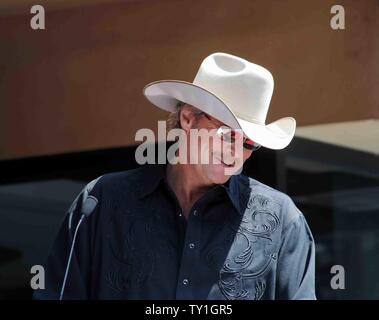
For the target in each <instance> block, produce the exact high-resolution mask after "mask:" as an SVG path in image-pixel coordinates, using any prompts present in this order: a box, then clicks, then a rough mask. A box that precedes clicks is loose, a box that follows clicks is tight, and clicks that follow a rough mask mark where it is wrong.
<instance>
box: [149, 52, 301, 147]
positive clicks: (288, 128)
mask: <svg viewBox="0 0 379 320" xmlns="http://www.w3.org/2000/svg"><path fill="white" fill-rule="evenodd" d="M273 90H274V79H273V77H272V75H271V73H270V72H269V71H268V70H267V69H265V68H263V67H261V66H259V65H257V64H254V63H251V62H249V61H247V60H244V59H242V58H240V57H236V56H233V55H230V54H227V53H221V52H217V53H213V54H211V55H209V56H208V57H206V58H205V59H204V60H203V62H202V63H201V65H200V68H199V70H198V72H197V74H196V77H195V80H194V81H193V83H191V82H186V81H181V80H160V81H154V82H151V83H149V84H147V85H146V86H145V87H144V89H143V94H144V95H145V97H146V98H147V99H148V100H149V101H150V102H151V103H153V104H154V105H156V106H158V107H159V108H162V109H164V110H167V111H169V112H175V110H176V105H177V103H178V102H179V101H181V102H185V103H188V104H190V105H192V106H194V107H196V108H198V109H200V110H201V111H204V112H205V113H207V114H209V115H211V116H213V117H215V118H216V119H218V120H219V121H221V122H223V123H225V124H226V125H228V126H229V127H231V128H233V129H242V131H243V132H244V134H245V135H246V136H247V137H248V138H250V139H251V140H253V141H254V142H256V143H258V144H260V145H262V146H263V147H266V148H269V149H283V148H285V147H286V146H287V145H288V144H289V143H290V142H291V140H292V138H293V136H294V134H295V129H296V120H295V119H294V118H292V117H285V118H281V119H279V120H276V121H274V122H271V123H270V124H267V125H266V124H265V122H266V116H267V111H268V108H269V105H270V101H271V96H272V93H273Z"/></svg>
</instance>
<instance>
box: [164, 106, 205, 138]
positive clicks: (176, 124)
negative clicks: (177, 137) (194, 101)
mask: <svg viewBox="0 0 379 320" xmlns="http://www.w3.org/2000/svg"><path fill="white" fill-rule="evenodd" d="M186 105H187V106H188V107H190V110H191V111H192V113H193V114H194V115H195V117H196V118H198V116H199V115H200V114H202V113H203V111H201V110H199V109H197V108H195V107H193V106H191V105H189V104H188V103H185V102H182V101H179V102H178V103H177V104H176V110H175V111H174V112H172V113H170V114H169V116H168V119H167V121H166V122H167V131H169V130H171V129H176V128H181V125H180V113H181V112H182V110H183V107H184V106H186Z"/></svg>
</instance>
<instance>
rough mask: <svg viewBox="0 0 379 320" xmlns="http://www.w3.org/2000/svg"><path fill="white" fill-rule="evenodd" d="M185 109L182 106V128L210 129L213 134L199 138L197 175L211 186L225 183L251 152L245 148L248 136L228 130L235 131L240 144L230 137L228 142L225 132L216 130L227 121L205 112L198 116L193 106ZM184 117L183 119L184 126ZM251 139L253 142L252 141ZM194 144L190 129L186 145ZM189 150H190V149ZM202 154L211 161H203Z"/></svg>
mask: <svg viewBox="0 0 379 320" xmlns="http://www.w3.org/2000/svg"><path fill="white" fill-rule="evenodd" d="M185 110H186V109H183V110H182V113H181V124H182V128H183V129H184V130H185V131H187V130H186V129H198V130H200V132H201V131H204V132H208V133H209V135H208V137H210V138H206V139H202V140H201V139H199V140H198V141H197V150H198V157H197V159H196V160H198V161H197V164H193V167H194V169H195V171H196V174H197V178H199V179H201V180H203V182H204V183H206V184H209V185H211V184H222V183H225V182H226V181H227V180H228V179H229V178H230V176H231V175H233V174H235V173H238V171H239V170H240V169H242V166H243V164H244V162H245V161H246V160H247V159H248V158H249V157H250V156H251V154H252V150H249V149H247V148H245V147H242V141H244V140H245V139H246V137H245V136H243V133H242V132H235V131H233V132H232V131H231V130H229V134H231V133H233V134H234V135H233V137H234V138H235V139H236V140H237V141H239V144H238V143H236V142H232V141H230V140H227V141H226V139H224V136H223V135H220V134H218V133H219V132H220V130H219V131H218V132H217V129H219V128H220V127H222V126H225V124H224V123H222V122H220V121H218V120H217V119H215V118H213V117H211V116H209V115H206V114H204V113H203V114H200V115H198V116H197V117H196V116H195V115H194V114H193V113H192V112H191V111H190V109H189V110H187V111H185ZM182 118H183V119H182ZM182 120H184V121H183V122H184V126H183V122H182ZM238 139H240V140H238ZM250 142H252V141H251V140H250ZM191 143H192V144H193V143H196V140H195V142H193V141H192V142H191V141H190V139H189V134H188V132H187V144H188V145H190V144H191ZM238 146H239V149H238V150H237V148H238ZM192 147H193V145H192ZM189 152H191V151H190V149H189ZM201 155H204V156H207V157H208V159H209V161H208V162H204V161H201ZM190 156H191V155H190Z"/></svg>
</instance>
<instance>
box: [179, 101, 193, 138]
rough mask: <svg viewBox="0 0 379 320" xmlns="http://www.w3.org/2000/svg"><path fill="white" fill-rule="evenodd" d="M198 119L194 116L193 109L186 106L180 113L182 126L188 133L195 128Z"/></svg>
mask: <svg viewBox="0 0 379 320" xmlns="http://www.w3.org/2000/svg"><path fill="white" fill-rule="evenodd" d="M195 123H196V117H195V115H194V114H193V112H192V110H191V107H190V106H189V105H188V104H186V105H185V106H184V107H183V108H182V110H181V112H180V125H181V127H182V128H183V130H185V131H186V132H189V130H190V129H191V128H194V127H195Z"/></svg>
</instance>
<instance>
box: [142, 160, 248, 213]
mask: <svg viewBox="0 0 379 320" xmlns="http://www.w3.org/2000/svg"><path fill="white" fill-rule="evenodd" d="M166 166H167V165H166V164H155V165H147V168H146V174H144V175H143V177H141V181H139V190H138V191H139V192H138V197H139V199H142V198H144V197H145V196H147V195H149V194H151V193H152V192H154V191H155V190H156V189H157V188H158V186H159V184H160V183H161V182H162V181H163V180H164V179H165V177H166ZM239 176H240V175H233V176H231V177H230V179H229V180H228V181H227V182H225V183H224V184H220V185H218V186H215V189H221V190H224V191H225V192H226V193H227V195H228V197H229V199H230V200H231V202H232V204H233V206H234V207H235V208H236V210H237V212H238V213H240V214H242V210H241V198H240V197H241V193H240V187H241V185H240V177H239Z"/></svg>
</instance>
